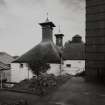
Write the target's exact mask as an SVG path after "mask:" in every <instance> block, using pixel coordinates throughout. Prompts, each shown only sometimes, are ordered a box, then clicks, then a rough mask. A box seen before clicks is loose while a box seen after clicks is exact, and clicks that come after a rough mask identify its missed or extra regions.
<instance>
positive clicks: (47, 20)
mask: <svg viewBox="0 0 105 105" xmlns="http://www.w3.org/2000/svg"><path fill="white" fill-rule="evenodd" d="M46 16H47V18H46V22H49V17H48V12H47V13H46Z"/></svg>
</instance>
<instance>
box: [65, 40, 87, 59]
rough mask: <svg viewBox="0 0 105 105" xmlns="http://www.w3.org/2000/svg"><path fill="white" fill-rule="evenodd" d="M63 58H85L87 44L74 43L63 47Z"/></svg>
mask: <svg viewBox="0 0 105 105" xmlns="http://www.w3.org/2000/svg"><path fill="white" fill-rule="evenodd" d="M63 59H64V60H85V44H84V43H83V42H80V43H72V42H70V44H69V45H68V46H66V47H64V49H63Z"/></svg>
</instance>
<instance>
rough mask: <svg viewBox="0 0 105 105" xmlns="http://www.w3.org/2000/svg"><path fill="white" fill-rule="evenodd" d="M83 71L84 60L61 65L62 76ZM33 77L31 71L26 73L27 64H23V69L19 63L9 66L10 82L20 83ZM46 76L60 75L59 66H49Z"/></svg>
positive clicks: (69, 61) (66, 62) (66, 61)
mask: <svg viewBox="0 0 105 105" xmlns="http://www.w3.org/2000/svg"><path fill="white" fill-rule="evenodd" d="M67 64H70V65H71V67H67ZM83 70H85V61H84V60H65V61H64V64H63V65H62V74H65V73H68V74H71V75H75V74H77V73H79V72H82V71H83ZM28 72H29V78H32V77H33V73H32V72H31V70H29V71H28V67H27V64H25V63H24V64H23V68H21V67H20V64H19V63H12V64H11V82H20V81H22V80H24V79H28ZM47 73H48V74H54V75H56V76H57V75H60V64H50V69H49V70H48V71H47Z"/></svg>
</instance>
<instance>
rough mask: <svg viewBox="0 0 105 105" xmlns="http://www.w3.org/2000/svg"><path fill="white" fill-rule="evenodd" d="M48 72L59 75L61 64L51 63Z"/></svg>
mask: <svg viewBox="0 0 105 105" xmlns="http://www.w3.org/2000/svg"><path fill="white" fill-rule="evenodd" d="M47 73H48V74H54V75H56V76H57V75H59V74H60V64H50V69H49V70H48V71H47Z"/></svg>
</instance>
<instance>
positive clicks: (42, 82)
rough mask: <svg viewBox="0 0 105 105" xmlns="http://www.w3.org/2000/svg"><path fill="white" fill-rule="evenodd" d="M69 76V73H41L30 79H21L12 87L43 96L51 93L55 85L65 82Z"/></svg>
mask: <svg viewBox="0 0 105 105" xmlns="http://www.w3.org/2000/svg"><path fill="white" fill-rule="evenodd" d="M69 78H71V76H70V75H69V74H65V75H60V76H54V75H53V74H41V75H39V76H38V77H37V78H35V77H33V78H32V79H31V80H23V81H21V82H20V83H19V84H16V85H15V86H14V87H13V89H16V90H23V91H24V90H26V91H28V92H31V93H34V94H37V95H40V96H43V95H47V94H49V93H52V92H53V91H54V90H55V89H56V88H57V87H59V86H61V85H62V84H63V83H65V82H66V81H67V80H68V79H69Z"/></svg>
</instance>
